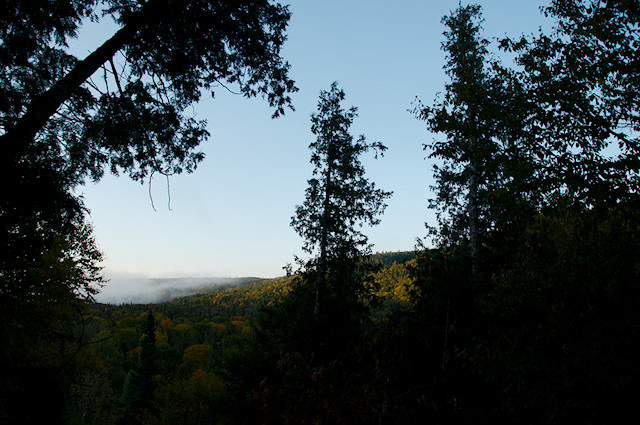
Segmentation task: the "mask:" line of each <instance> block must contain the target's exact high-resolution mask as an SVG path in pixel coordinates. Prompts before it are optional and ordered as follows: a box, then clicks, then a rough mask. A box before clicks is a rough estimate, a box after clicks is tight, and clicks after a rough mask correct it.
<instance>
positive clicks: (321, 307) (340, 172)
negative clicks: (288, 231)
mask: <svg viewBox="0 0 640 425" xmlns="http://www.w3.org/2000/svg"><path fill="white" fill-rule="evenodd" d="M344 98H345V94H344V91H343V90H342V89H340V88H338V85H337V83H335V82H334V83H333V84H332V85H331V88H330V90H329V91H321V92H320V100H319V101H318V111H317V112H316V113H314V114H313V115H312V116H311V131H312V133H313V134H314V135H316V140H315V141H314V142H312V143H311V144H310V145H309V148H310V149H311V163H312V164H313V165H314V169H313V178H311V179H310V180H309V181H308V183H309V187H308V188H307V190H306V196H305V201H304V203H303V204H302V205H298V206H297V207H296V213H295V215H294V216H293V218H292V220H291V225H292V226H293V228H294V229H295V230H296V232H298V234H299V235H300V236H301V237H303V238H304V246H303V249H304V251H306V252H307V253H309V254H311V255H313V258H312V259H311V260H310V261H309V262H307V264H306V270H307V271H308V272H309V273H310V275H311V276H313V277H314V278H315V282H316V290H315V303H314V308H313V317H314V322H315V324H316V332H318V331H319V329H320V322H321V321H322V320H323V318H327V316H328V315H331V314H332V313H335V314H339V313H341V315H342V316H343V320H344V321H346V322H349V321H351V320H352V319H353V316H351V317H350V316H349V314H350V313H354V311H353V309H351V308H350V307H347V306H346V304H349V303H353V302H354V301H355V300H356V299H357V295H358V291H359V290H360V288H359V283H360V277H361V276H359V274H358V268H359V267H360V266H361V264H360V259H361V257H362V256H364V255H367V254H369V253H370V251H371V250H370V246H369V245H368V239H367V236H366V235H365V234H364V233H363V232H362V230H361V229H362V227H363V226H364V225H365V224H368V225H377V224H378V223H379V222H380V219H379V218H378V216H379V215H380V214H381V213H382V212H383V211H384V209H385V207H386V204H385V199H387V198H389V197H390V196H391V192H386V191H384V190H381V189H378V188H377V187H376V185H375V184H374V183H373V182H371V181H369V180H368V179H367V178H366V177H365V175H364V174H365V170H364V166H363V165H362V163H361V162H360V156H361V155H362V154H364V153H366V152H368V151H373V152H375V154H376V157H377V155H378V154H382V153H383V152H384V151H385V150H386V147H385V146H384V145H383V144H382V143H380V142H374V143H367V141H366V139H365V137H364V136H363V135H360V136H359V137H358V138H357V139H354V137H353V136H352V135H351V134H350V133H349V128H350V126H351V124H352V123H353V119H354V118H355V117H356V116H357V108H355V107H351V108H349V109H343V107H342V106H341V103H342V101H343V100H344ZM345 303H346V304H345ZM338 304H342V305H343V306H345V307H344V308H341V309H340V308H338V309H336V308H334V307H336V305H338ZM333 319H334V320H335V319H336V317H334V318H333ZM343 325H346V323H343ZM338 326H340V325H338Z"/></svg>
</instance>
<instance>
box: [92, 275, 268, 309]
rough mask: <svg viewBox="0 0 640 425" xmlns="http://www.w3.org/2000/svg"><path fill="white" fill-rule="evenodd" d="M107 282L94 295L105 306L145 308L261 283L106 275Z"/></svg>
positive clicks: (224, 279)
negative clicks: (151, 304)
mask: <svg viewBox="0 0 640 425" xmlns="http://www.w3.org/2000/svg"><path fill="white" fill-rule="evenodd" d="M106 277H107V278H108V279H109V281H108V282H107V283H106V284H105V285H104V287H103V288H102V289H101V290H100V293H98V295H96V297H95V298H96V301H97V302H100V303H105V304H128V303H132V304H149V303H159V302H164V301H170V300H172V299H175V298H180V297H186V296H189V295H194V294H198V293H204V292H208V291H210V290H212V289H215V288H218V287H222V286H235V285H240V284H243V283H250V282H255V281H258V280H261V279H259V278H213V277H196V278H184V277H181V278H150V277H144V276H139V275H130V274H122V273H109V274H108V275H107V276H106Z"/></svg>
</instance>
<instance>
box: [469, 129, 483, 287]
mask: <svg viewBox="0 0 640 425" xmlns="http://www.w3.org/2000/svg"><path fill="white" fill-rule="evenodd" d="M470 143H471V158H470V162H469V169H470V171H471V175H470V176H469V203H468V214H469V241H470V244H471V283H472V287H473V291H474V297H476V296H478V295H479V292H480V291H479V286H480V279H479V235H478V233H479V230H478V164H477V155H476V144H477V140H476V138H475V136H474V137H471V140H470Z"/></svg>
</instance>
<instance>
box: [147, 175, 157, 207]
mask: <svg viewBox="0 0 640 425" xmlns="http://www.w3.org/2000/svg"><path fill="white" fill-rule="evenodd" d="M153 173H155V171H152V172H151V174H150V175H149V199H150V200H151V208H153V210H154V211H155V212H158V210H156V206H155V205H153V195H152V194H151V180H153Z"/></svg>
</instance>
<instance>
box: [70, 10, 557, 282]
mask: <svg viewBox="0 0 640 425" xmlns="http://www.w3.org/2000/svg"><path fill="white" fill-rule="evenodd" d="M479 3H480V4H481V5H482V6H483V15H484V19H485V23H484V36H485V37H486V38H489V39H492V38H493V37H499V36H503V35H506V34H508V35H518V34H521V33H523V32H524V33H531V32H535V31H537V29H538V27H540V26H541V25H544V26H545V27H548V25H549V22H548V21H547V20H545V18H544V17H543V16H542V15H541V14H540V13H539V7H540V6H541V5H545V4H546V3H547V2H545V1H537V0H518V1H504V0H501V1H500V0H490V1H479ZM457 5H458V1H457V0H456V1H437V2H436V1H424V0H423V1H418V0H415V1H414V0H398V1H394V2H390V1H376V0H342V1H334V0H323V1H310V0H306V1H303V0H294V1H292V3H291V11H292V13H293V16H292V19H291V21H290V26H289V29H288V31H287V34H288V41H287V43H286V45H285V48H284V50H283V52H282V54H283V56H284V57H285V58H286V60H288V61H289V62H290V64H291V67H292V68H291V76H292V77H293V78H294V79H295V80H296V84H297V86H298V87H299V89H300V91H299V92H298V93H296V94H295V95H294V96H293V102H294V104H295V107H296V111H295V112H288V113H287V114H286V116H284V117H282V118H279V119H276V120H272V119H271V118H270V116H271V113H272V111H271V110H270V109H269V108H268V106H267V103H266V101H264V100H262V99H260V98H257V99H246V98H243V97H240V96H236V95H233V94H230V93H228V92H226V91H225V90H224V89H222V88H221V89H219V90H218V91H217V92H216V96H215V99H211V98H208V99H204V100H203V101H202V102H201V103H200V104H199V105H197V106H196V107H194V108H193V110H192V111H191V112H192V113H194V114H195V116H196V117H197V118H198V119H207V120H208V128H209V131H210V132H211V138H210V140H209V141H208V142H206V143H205V144H204V145H203V146H202V150H203V151H204V152H205V154H206V159H205V160H204V161H203V162H202V164H201V165H200V166H199V168H198V169H197V170H196V171H195V173H193V174H187V175H180V176H174V177H172V178H171V179H170V194H171V210H169V209H168V206H167V203H168V197H167V182H166V180H165V179H164V178H154V180H153V182H152V186H151V190H152V193H153V201H154V203H155V208H156V210H157V211H154V210H153V208H152V206H151V201H150V198H149V192H148V191H149V186H148V185H147V184H145V185H140V183H136V182H133V181H131V180H129V179H128V178H126V177H119V178H116V177H112V176H105V178H103V179H102V180H101V181H100V182H98V183H97V184H94V183H87V184H86V185H85V186H84V187H81V188H79V190H78V192H79V193H81V194H82V195H83V196H84V199H85V204H86V206H87V207H88V208H89V209H90V210H91V215H90V221H91V222H92V223H93V225H94V227H95V234H96V239H97V242H98V245H99V246H100V248H101V249H102V250H103V252H104V254H105V262H104V266H105V270H106V275H107V277H111V278H112V279H113V282H112V283H109V284H107V287H106V288H105V292H107V293H108V292H109V291H112V290H113V288H114V287H115V286H116V285H117V282H116V281H117V280H118V277H121V276H123V275H140V276H151V277H169V276H171V277H177V276H217V277H232V276H259V277H274V276H280V275H282V274H283V270H282V267H283V266H284V265H285V264H287V263H290V262H293V256H294V254H301V250H300V247H301V245H302V240H301V239H300V238H299V237H298V235H297V234H296V233H295V232H294V231H293V230H292V229H291V228H290V227H289V223H290V219H291V215H292V214H293V212H294V209H295V206H296V205H297V204H299V203H301V202H302V201H303V199H304V190H305V188H306V185H307V179H308V178H310V174H311V166H310V165H309V151H308V144H309V143H310V142H311V141H312V139H313V135H312V134H311V131H310V120H309V118H310V115H311V113H312V112H314V111H315V109H316V104H317V99H318V94H319V92H320V90H326V89H328V88H329V86H330V84H331V83H332V82H333V81H338V82H339V84H340V86H341V87H342V88H343V89H344V90H345V92H346V102H345V106H346V107H349V106H351V105H355V106H357V107H358V111H359V117H358V118H356V120H355V122H354V125H353V127H352V134H353V135H354V136H357V135H359V134H364V135H365V136H366V137H367V139H368V140H369V141H381V142H382V143H384V144H385V145H386V146H387V147H388V148H389V150H388V152H387V154H386V155H385V157H384V158H381V159H378V160H376V161H374V160H373V159H372V158H363V162H364V164H365V168H366V170H367V175H368V177H369V178H370V179H371V180H373V181H375V182H376V184H377V185H378V186H379V187H381V188H383V189H385V190H392V191H393V192H394V195H393V197H392V198H391V199H390V200H389V202H388V208H387V211H386V213H385V214H384V216H383V217H382V223H381V224H380V225H379V226H377V227H376V228H373V229H370V230H365V233H366V234H368V235H369V237H370V242H372V243H373V244H374V251H397V250H410V249H413V248H414V246H415V242H416V238H418V237H422V236H424V235H425V229H424V223H425V222H433V214H432V213H431V212H430V211H429V210H428V208H427V203H428V198H429V197H430V191H429V185H431V184H432V182H433V180H432V172H431V166H432V162H431V160H428V159H426V156H427V154H428V152H425V151H423V150H422V145H423V144H424V143H426V142H428V141H429V140H431V139H432V138H433V137H434V136H433V135H430V134H428V133H427V132H426V129H425V125H424V123H422V122H420V121H418V120H416V119H415V118H414V117H413V116H412V115H411V114H410V113H409V112H408V109H410V108H411V105H412V102H413V101H414V99H415V98H416V97H418V98H420V99H421V100H422V101H423V102H425V103H427V104H430V103H432V101H433V99H434V98H435V96H436V94H437V93H438V92H442V91H443V87H444V83H445V81H446V80H445V75H444V72H443V70H442V65H443V63H444V54H443V52H442V51H441V50H440V44H441V42H442V41H443V36H442V32H443V31H444V27H443V25H442V24H441V22H440V21H441V18H442V16H443V15H445V14H447V13H449V11H450V10H452V9H455V8H456V7H457ZM105 23H106V25H105V24H99V25H92V26H91V27H90V28H89V29H87V30H86V31H85V32H84V33H82V35H81V38H80V40H78V41H77V42H76V43H75V44H74V49H77V51H88V50H89V49H91V48H92V46H95V45H98V44H100V43H101V42H102V41H103V40H105V39H106V38H108V37H109V36H110V34H111V33H112V31H113V30H114V29H115V27H114V26H113V25H110V24H109V23H108V22H105ZM109 285H112V286H111V287H109Z"/></svg>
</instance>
